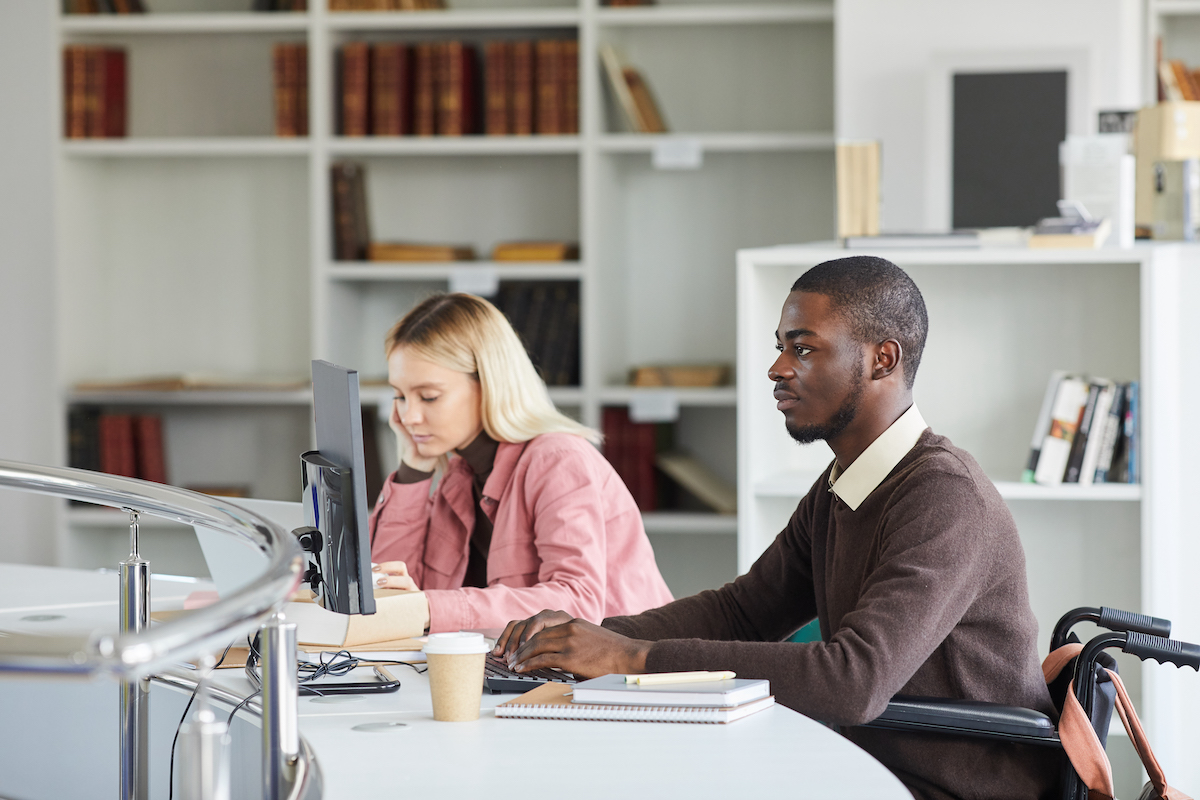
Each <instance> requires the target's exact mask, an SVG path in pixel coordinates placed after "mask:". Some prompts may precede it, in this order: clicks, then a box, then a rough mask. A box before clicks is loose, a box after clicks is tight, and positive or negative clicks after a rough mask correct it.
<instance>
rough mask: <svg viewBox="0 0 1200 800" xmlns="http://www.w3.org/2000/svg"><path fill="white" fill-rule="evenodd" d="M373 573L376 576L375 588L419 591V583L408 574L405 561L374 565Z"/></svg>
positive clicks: (372, 567)
mask: <svg viewBox="0 0 1200 800" xmlns="http://www.w3.org/2000/svg"><path fill="white" fill-rule="evenodd" d="M371 572H372V573H373V574H374V575H375V587H376V588H378V589H404V590H407V591H410V592H415V591H417V582H416V581H414V580H413V579H412V576H410V575H409V574H408V567H407V566H405V564H404V562H403V561H384V562H383V563H382V564H372V565H371Z"/></svg>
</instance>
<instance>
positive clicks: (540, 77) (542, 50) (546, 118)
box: [534, 39, 563, 135]
mask: <svg viewBox="0 0 1200 800" xmlns="http://www.w3.org/2000/svg"><path fill="white" fill-rule="evenodd" d="M559 44H560V43H559V42H558V41H556V40H554V39H542V40H539V41H538V42H537V45H536V48H535V56H536V59H537V62H536V66H535V67H534V71H535V74H536V75H537V103H536V108H537V113H536V117H537V128H536V130H537V132H538V133H540V134H548V135H555V134H559V133H562V129H561V127H560V117H561V116H562V113H563V112H562V108H563V102H562V79H561V78H560V77H559V74H560V73H561V71H562V63H561V56H560V55H559V51H560V47H559Z"/></svg>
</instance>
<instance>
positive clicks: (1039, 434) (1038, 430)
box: [1021, 371, 1066, 483]
mask: <svg viewBox="0 0 1200 800" xmlns="http://www.w3.org/2000/svg"><path fill="white" fill-rule="evenodd" d="M1064 377H1066V373H1065V372H1062V371H1055V372H1053V373H1051V375H1050V381H1049V383H1047V384H1046V393H1045V394H1044V395H1042V407H1041V409H1040V410H1039V411H1038V418H1037V424H1036V425H1034V428H1033V439H1032V441H1030V443H1029V459H1028V461H1026V463H1025V470H1024V472H1022V473H1021V481H1022V482H1024V483H1033V476H1034V475H1035V474H1036V473H1037V464H1038V456H1039V455H1040V454H1041V452H1042V440H1043V439H1045V438H1046V434H1047V433H1049V432H1050V412H1051V411H1052V410H1053V408H1054V396H1055V395H1056V394H1057V393H1058V385H1059V383H1061V382H1062V379H1063V378H1064Z"/></svg>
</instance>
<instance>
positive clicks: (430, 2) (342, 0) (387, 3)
mask: <svg viewBox="0 0 1200 800" xmlns="http://www.w3.org/2000/svg"><path fill="white" fill-rule="evenodd" d="M445 7H446V3H445V2H444V0H329V10H330V11H437V10H440V9H443V8H445Z"/></svg>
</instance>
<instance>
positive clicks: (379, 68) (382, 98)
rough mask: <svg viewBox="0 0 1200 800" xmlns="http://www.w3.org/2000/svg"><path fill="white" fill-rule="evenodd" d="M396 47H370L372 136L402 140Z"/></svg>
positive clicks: (398, 58)
mask: <svg viewBox="0 0 1200 800" xmlns="http://www.w3.org/2000/svg"><path fill="white" fill-rule="evenodd" d="M396 48H397V45H395V44H375V45H372V46H371V135H373V136H399V135H400V119H399V114H400V108H399V102H398V101H399V99H400V97H399V87H398V86H397V82H398V79H397V75H396V70H397V68H398V67H399V61H400V57H399V53H398V52H397V49H396Z"/></svg>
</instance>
